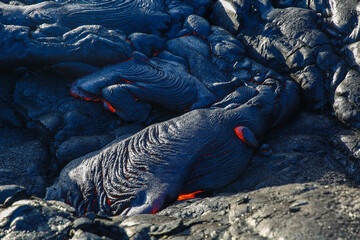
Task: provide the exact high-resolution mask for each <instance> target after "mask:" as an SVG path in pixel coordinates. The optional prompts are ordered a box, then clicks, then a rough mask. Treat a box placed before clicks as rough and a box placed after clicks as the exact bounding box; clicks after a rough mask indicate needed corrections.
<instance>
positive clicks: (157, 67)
mask: <svg viewBox="0 0 360 240" xmlns="http://www.w3.org/2000/svg"><path fill="white" fill-rule="evenodd" d="M71 93H72V95H74V96H78V97H80V98H83V99H86V100H102V101H103V102H104V103H105V105H107V106H105V107H109V108H110V109H111V110H112V111H114V112H115V113H116V114H117V115H118V116H119V117H120V118H122V119H123V120H125V121H133V122H144V121H145V120H146V119H147V117H148V115H149V113H150V110H151V105H150V103H153V104H154V103H155V104H159V105H161V106H163V107H165V108H167V109H169V110H171V111H175V112H186V111H188V110H193V109H197V108H202V107H206V106H208V105H210V104H212V103H214V102H215V101H216V100H217V98H216V96H215V95H214V94H213V93H212V92H210V91H209V90H208V89H207V88H206V87H205V86H204V85H203V84H202V83H201V82H200V81H199V80H198V79H197V78H196V77H194V76H192V75H191V74H190V73H188V71H187V69H186V66H184V65H182V64H180V63H177V62H174V61H169V60H166V59H161V58H157V57H154V58H151V59H148V58H147V57H146V56H145V55H144V54H141V53H139V52H134V56H133V58H131V59H130V60H127V61H125V62H122V63H119V64H116V65H113V66H107V67H105V68H103V69H102V70H100V71H97V72H95V73H93V74H90V75H88V76H85V77H82V78H80V79H78V80H77V81H75V83H74V84H73V86H72V88H71Z"/></svg>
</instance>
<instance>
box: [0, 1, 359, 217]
mask: <svg viewBox="0 0 360 240" xmlns="http://www.w3.org/2000/svg"><path fill="white" fill-rule="evenodd" d="M26 2H27V1H26ZM26 2H25V3H24V4H14V3H4V2H2V3H0V52H1V54H0V69H4V70H12V69H17V71H18V72H20V70H21V69H22V71H25V70H24V67H25V68H26V70H30V71H38V72H40V73H45V72H46V73H50V74H52V73H53V72H52V71H55V70H56V71H57V74H58V73H59V71H60V72H61V71H67V70H66V69H72V70H73V72H74V76H76V77H78V76H81V77H80V78H78V79H76V80H75V82H74V83H73V85H72V86H71V89H70V92H71V95H73V96H75V97H79V98H81V99H83V100H87V101H96V102H101V103H102V104H103V105H104V108H105V109H107V110H109V111H111V112H113V113H115V114H116V115H117V116H118V117H119V118H120V119H121V120H123V121H124V122H125V123H128V122H137V123H152V122H155V123H156V124H153V125H150V126H148V127H147V128H145V129H144V130H142V131H140V132H138V133H136V134H134V135H132V136H128V135H127V137H124V138H122V139H118V140H117V141H116V142H114V143H112V144H110V145H108V146H106V147H104V148H103V149H101V150H99V151H98V152H94V153H92V154H90V155H86V156H83V157H81V158H78V159H75V160H74V161H72V162H70V163H69V164H68V165H67V166H66V167H65V168H64V169H63V170H62V172H61V173H60V177H59V180H58V181H57V182H56V183H55V184H54V185H53V186H52V187H50V188H49V190H48V192H47V196H46V198H47V199H57V200H63V201H65V202H67V203H69V204H70V205H72V206H74V207H75V208H76V210H77V213H78V214H85V213H86V212H99V213H103V214H107V215H118V214H123V215H133V214H138V213H155V212H157V211H158V210H160V209H161V208H162V207H163V206H165V205H166V204H167V203H169V202H171V201H174V200H176V199H177V198H178V197H179V194H180V193H182V194H190V195H189V196H190V197H191V196H194V195H195V194H196V193H197V192H199V191H211V190H214V189H217V188H220V187H223V186H225V185H226V184H229V183H230V182H231V181H233V180H234V179H236V178H237V177H238V176H239V174H241V173H242V172H244V170H245V168H246V166H247V164H248V162H249V160H250V159H251V156H252V154H253V152H254V151H255V150H256V148H257V147H258V146H259V142H261V140H262V138H263V137H264V135H265V133H266V132H267V131H268V130H269V129H270V128H272V127H275V126H278V125H281V124H283V123H284V122H285V121H286V120H287V119H289V118H290V117H291V115H292V114H293V113H294V112H295V111H296V110H297V109H298V107H299V106H300V105H302V106H303V107H304V108H306V109H308V110H319V109H320V110H326V109H327V107H326V106H327V105H329V104H330V105H332V107H333V109H334V113H335V115H336V116H337V117H338V118H339V119H340V120H341V121H343V122H344V123H346V124H348V125H350V126H352V127H355V128H359V126H360V124H359V119H360V115H359V114H360V111H359V110H360V103H359V99H360V98H359V96H360V93H359V92H360V87H359V83H358V81H357V79H358V78H359V71H360V66H359V63H360V57H359V51H358V49H359V40H360V35H359V33H360V30H359V29H360V27H359V26H360V24H359V21H360V17H359V12H360V10H359V9H360V5H359V2H358V1H356V0H346V1H332V0H331V1H330V0H329V1H326V0H324V1H320V2H318V1H276V0H274V1H269V0H254V1H242V0H234V1H232V0H219V1H211V0H199V1H178V0H168V1H164V0H151V1H145V0H135V1H132V0H113V1H105V2H101V1H97V0H89V1H85V0H79V1H75V0H74V1H57V2H51V1H38V3H37V4H26ZM76 68H79V69H77V70H78V71H76ZM19 69H20V70H19ZM88 73H89V74H88ZM83 74H85V75H83ZM64 75H67V76H69V75H70V76H71V73H69V72H66V73H64ZM74 79H75V77H74V78H72V77H69V79H68V80H67V81H70V80H74ZM24 82H25V83H24ZM31 86H32V85H31V84H28V83H27V82H26V81H21V82H20V81H19V82H18V83H17V90H16V93H15V97H14V98H15V100H16V101H17V102H18V103H19V104H21V105H22V106H24V107H26V108H28V109H31V107H33V108H34V106H30V105H31V104H29V103H27V102H26V97H27V96H35V95H36V94H33V92H32V87H31ZM56 86H57V85H56ZM55 94H56V92H55V91H54V95H55ZM49 95H50V94H49ZM24 96H25V97H24ZM23 97H24V98H23ZM24 99H25V100H24ZM42 99H43V97H41V96H40V97H36V101H38V102H40V103H41V104H42V105H41V104H40V105H41V106H39V107H38V106H36V107H35V108H37V107H38V108H39V109H38V110H37V111H35V112H36V114H30V113H29V116H32V117H34V119H35V118H36V119H35V120H39V121H42V123H43V124H44V125H46V126H53V127H51V132H56V131H58V130H59V129H60V128H61V127H62V128H63V129H61V130H59V132H60V133H59V132H57V133H56V134H55V133H54V139H56V141H57V143H59V144H61V141H64V140H66V139H67V138H68V137H70V136H75V135H76V134H79V132H80V131H78V130H79V129H78V128H77V127H78V126H80V125H81V124H80V123H79V122H82V121H83V122H85V120H84V119H86V116H87V115H88V116H90V115H91V114H92V110H91V109H90V110H89V109H86V110H83V111H84V112H86V113H84V114H83V115H81V114H77V112H76V111H75V110H74V109H76V108H77V106H78V105H76V104H73V105H71V104H68V105H67V104H65V103H63V102H62V100H59V101H49V102H51V103H53V102H55V104H54V105H56V104H57V105H56V106H54V107H50V106H49V104H47V102H46V101H44V102H42ZM94 104H97V103H94ZM44 106H45V107H44ZM58 106H59V107H58ZM91 106H94V108H95V107H96V106H97V105H91ZM56 108H58V109H56ZM54 109H55V110H54ZM49 111H56V112H55V113H54V114H53V115H64V117H63V119H62V120H64V121H63V122H64V123H63V122H62V120H58V119H57V118H56V116H55V117H53V119H55V120H53V121H50V120H49V121H45V120H43V119H44V118H45V117H44V116H45V115H46V116H47V114H49V115H50V113H51V114H52V113H53V112H50V113H49ZM156 111H159V112H160V113H161V114H162V113H163V115H166V117H163V118H161V117H159V116H158V115H157V112H156ZM30 112H31V111H30ZM108 114H109V113H108ZM161 114H159V115H161ZM110 115H111V114H110ZM174 115H176V116H177V117H175V118H173V119H170V120H168V119H169V116H174ZM163 119H167V121H162V120H163ZM52 123H53V125H52ZM62 124H63V125H64V126H62ZM83 125H85V124H83ZM83 125H82V126H83ZM114 125H115V124H114ZM111 127H112V128H113V129H114V128H115V127H113V126H111ZM111 127H110V126H109V128H111ZM113 129H112V130H113ZM69 132H70V133H69ZM71 134H74V135H71ZM86 134H87V133H86ZM84 135H85V134H84ZM102 146H104V145H102ZM56 147H57V146H56Z"/></svg>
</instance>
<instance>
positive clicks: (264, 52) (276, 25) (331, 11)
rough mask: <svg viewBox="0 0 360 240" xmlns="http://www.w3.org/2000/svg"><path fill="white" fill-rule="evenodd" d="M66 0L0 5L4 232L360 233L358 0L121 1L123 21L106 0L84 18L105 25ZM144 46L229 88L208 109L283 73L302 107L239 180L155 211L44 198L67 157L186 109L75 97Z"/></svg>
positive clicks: (145, 235)
mask: <svg viewBox="0 0 360 240" xmlns="http://www.w3.org/2000/svg"><path fill="white" fill-rule="evenodd" d="M43 2H45V3H43ZM63 2H65V1H56V2H48V1H43V0H21V1H8V0H3V1H1V3H0V52H1V53H2V55H1V54H0V55H1V56H0V69H2V71H1V73H0V239H360V230H359V222H360V215H359V213H360V207H359V206H360V200H359V199H360V196H359V195H360V192H359V183H360V177H359V176H360V161H359V159H360V133H359V130H357V129H360V115H359V113H360V106H359V104H360V87H359V78H360V73H359V72H360V52H359V49H360V4H359V1H358V0H344V1H341V0H296V1H293V0H285V1H284V0H252V1H247V0H219V1H210V0H198V1H180V0H166V1H162V0H161V1H160V0H152V1H141V0H138V1H125V2H126V3H128V4H130V5H127V6H128V7H129V8H131V9H132V10H134V11H135V12H131V14H130V15H131V19H130V18H128V19H125V20H124V22H122V21H120V22H119V21H112V20H109V21H108V19H111V18H109V16H110V15H111V14H113V13H114V12H117V11H118V10H119V9H121V8H123V7H122V6H124V5H121V4H120V5H118V3H119V2H121V1H110V2H111V4H115V5H116V8H112V9H111V10H109V12H108V13H109V14H95V15H96V16H97V17H96V18H93V17H90V18H89V19H86V18H85V19H83V20H84V21H87V22H89V23H91V24H99V22H98V21H97V20H96V19H99V18H98V17H100V18H101V23H102V25H103V26H100V25H88V26H80V25H82V23H81V22H82V20H81V19H80V18H81V16H82V13H81V11H80V12H79V14H78V13H76V12H72V9H70V8H68V6H67V5H64V4H63ZM71 2H72V3H71V4H74V5H72V6H75V5H76V6H80V5H83V4H84V3H85V2H88V1H83V0H75V1H71ZM92 2H97V3H98V1H92ZM35 3H40V4H39V5H36V6H34V5H31V4H35ZM134 3H136V4H138V5H136V6H135V5H134ZM28 5H30V6H28ZM140 5H141V6H142V7H145V8H148V9H150V10H149V11H148V12H142V11H139V7H138V6H140ZM60 6H61V8H59V7H60ZM83 6H84V5H83ZM125 8H126V7H125ZM59 9H60V10H61V11H58V10H59ZM48 10H50V13H51V11H53V12H52V13H54V14H50V15H47V14H46V13H49V12H47V11H48ZM62 10H64V11H67V12H71V13H74V15H72V16H71V18H73V19H74V20H75V23H73V25H72V24H71V21H70V22H69V21H67V20H66V17H67V16H68V15H67V14H64V13H65V12H63V11H62ZM154 10H155V11H154ZM158 10H160V11H158ZM94 11H95V12H96V10H94ZM16 13H17V14H18V15H17V16H18V17H16V16H15V15H16ZM93 13H94V12H93ZM125 15H128V14H125ZM125 15H124V14H123V13H122V12H121V13H120V15H118V16H116V17H118V19H123V16H125ZM14 16H15V17H14ZM56 16H61V17H62V18H63V19H65V20H64V21H63V22H61V21H59V22H57V20H56V21H53V20H54V19H55V18H56ZM88 16H93V15H91V14H89V15H88ZM144 18H146V19H151V21H144ZM170 18H171V23H170V21H169V19H170ZM94 19H95V20H94ZM129 19H130V20H131V21H129ZM158 20H159V21H160V24H158V22H159V21H158ZM129 22H131V23H134V22H136V23H141V24H128V23H129ZM101 23H100V24H101ZM145 23H149V24H145ZM154 24H155V26H156V27H155V28H152V26H153V25H154ZM20 25H21V26H20ZM79 26H80V27H79ZM121 26H122V27H124V29H123V30H124V32H125V33H124V32H122V31H121V30H118V28H121ZM142 30H144V31H143V32H139V31H142ZM134 50H136V51H140V52H142V53H143V54H145V55H147V56H148V57H149V58H150V57H153V56H154V55H156V56H157V57H159V58H162V59H167V60H171V61H174V62H178V63H180V64H183V65H184V66H186V68H187V71H189V72H190V73H191V74H192V75H194V76H196V77H197V78H199V80H200V81H201V82H202V83H203V84H204V85H206V87H207V88H208V89H209V90H211V91H212V92H214V94H216V95H217V97H218V98H219V99H218V100H219V101H218V102H216V103H215V104H213V105H212V107H229V108H231V107H237V106H238V105H241V104H243V103H245V102H246V101H247V100H249V99H250V98H252V97H254V95H256V94H257V93H256V92H255V91H253V90H254V88H255V87H257V86H259V85H260V86H261V85H262V84H263V82H264V81H265V80H267V79H272V78H276V79H278V80H279V81H281V82H285V83H286V81H285V80H289V81H292V80H294V81H295V82H297V84H298V85H299V86H300V88H301V103H302V105H303V108H302V109H301V111H300V110H299V114H297V115H296V116H293V118H292V119H291V121H289V122H288V123H287V124H286V125H285V124H281V125H280V126H278V127H277V128H275V129H272V130H271V131H270V132H268V134H267V135H265V136H264V137H263V139H259V140H260V141H261V142H262V143H265V144H268V145H262V146H263V147H262V148H260V149H259V150H258V152H256V153H255V155H254V156H253V158H252V161H251V162H250V164H249V166H248V168H247V170H246V172H245V174H244V175H243V176H241V177H240V178H238V179H236V180H235V181H234V182H232V183H231V184H230V185H228V186H226V187H223V188H221V189H218V190H216V191H213V192H202V193H198V194H196V198H192V199H188V200H181V201H176V202H174V203H172V204H169V205H168V206H166V207H165V208H164V209H162V210H161V211H160V212H158V213H157V214H155V215H137V216H133V217H125V216H113V217H106V216H102V215H95V214H94V213H91V212H89V213H87V214H86V215H84V216H76V215H75V210H74V209H73V208H71V207H70V206H69V205H67V204H65V203H62V202H56V201H43V200H41V199H39V198H38V197H43V196H44V193H45V190H46V187H48V186H50V185H51V184H52V183H53V180H54V178H55V177H56V176H58V174H59V172H60V170H61V167H62V165H65V164H66V163H67V162H68V161H70V160H72V159H73V158H76V157H78V156H81V155H84V154H86V153H88V152H91V151H94V150H97V149H99V148H101V147H102V146H104V145H106V144H107V143H109V142H111V141H112V140H113V139H115V138H116V140H115V141H119V140H120V139H125V138H127V137H129V136H131V135H133V134H134V133H136V132H138V131H140V130H142V129H143V128H144V127H146V125H149V124H151V123H157V122H161V121H165V120H168V119H170V118H173V117H176V116H177V115H178V114H174V113H170V112H169V111H168V110H165V109H163V108H161V107H159V106H153V108H154V109H153V111H152V112H151V113H150V116H149V118H148V120H147V122H146V124H128V123H126V122H124V121H122V120H119V119H118V118H116V116H115V115H113V114H111V113H110V112H108V111H105V110H104V109H103V107H102V105H101V104H100V103H99V102H91V101H90V102H89V101H87V102H86V101H83V100H80V99H76V98H74V97H73V96H71V95H70V93H69V88H70V87H71V84H72V82H73V81H74V80H75V79H76V78H78V77H82V76H85V75H87V74H89V73H93V72H96V71H98V70H99V67H102V66H104V65H106V64H115V63H117V62H119V61H123V60H126V59H128V58H129V57H131V52H132V51H134ZM159 51H161V52H159ZM234 86H237V87H238V86H241V87H240V88H237V89H236V90H235V89H234ZM229 92H231V94H230V95H228V96H229V97H225V98H224V96H225V95H227V94H228V93H229ZM232 102H236V103H235V104H231V103H232ZM291 104H292V101H291V100H290V101H289V103H288V106H286V103H283V105H284V109H282V111H281V113H282V114H284V116H283V117H280V119H285V118H287V117H289V116H288V115H287V114H286V113H287V111H286V110H287V108H286V107H289V108H290V107H291ZM105 105H106V104H105ZM274 107H275V108H276V106H274ZM304 109H305V110H315V111H316V113H309V112H304ZM335 117H336V118H337V119H339V120H340V121H341V122H342V123H340V122H338V121H337V119H335ZM342 124H344V125H342Z"/></svg>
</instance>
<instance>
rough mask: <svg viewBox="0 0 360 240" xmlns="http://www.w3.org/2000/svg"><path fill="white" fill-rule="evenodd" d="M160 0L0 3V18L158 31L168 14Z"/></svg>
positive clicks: (165, 26)
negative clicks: (31, 3) (30, 3)
mask: <svg viewBox="0 0 360 240" xmlns="http://www.w3.org/2000/svg"><path fill="white" fill-rule="evenodd" d="M164 10H165V3H164V1H163V0H156V1H143V0H111V1H104V2H102V1H94V0H89V1H60V2H52V1H44V2H42V3H39V4H33V5H12V4H5V3H0V13H2V14H0V22H1V23H3V24H6V25H21V26H27V27H30V28H33V27H35V26H38V25H40V24H54V25H61V26H62V27H66V28H69V29H73V28H76V27H79V26H83V25H94V24H95V25H102V26H104V27H106V28H110V29H119V30H122V31H124V32H125V33H126V34H129V33H132V32H143V33H158V34H159V33H161V32H163V31H165V30H168V28H169V24H170V21H171V19H170V16H169V15H168V14H166V13H163V12H161V11H164Z"/></svg>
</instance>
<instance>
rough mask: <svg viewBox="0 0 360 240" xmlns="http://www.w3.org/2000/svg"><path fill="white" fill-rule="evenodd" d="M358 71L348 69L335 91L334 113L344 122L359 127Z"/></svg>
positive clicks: (359, 88)
mask: <svg viewBox="0 0 360 240" xmlns="http://www.w3.org/2000/svg"><path fill="white" fill-rule="evenodd" d="M359 79H360V73H359V72H357V71H353V70H351V71H349V72H348V74H347V75H346V78H345V79H344V81H342V82H341V83H340V84H339V86H338V87H337V88H336V91H335V100H334V105H333V107H334V110H335V115H336V116H337V117H338V118H339V119H340V120H341V121H342V122H344V123H346V124H349V125H351V126H353V127H355V128H360V115H359V109H360V105H359V104H360V101H359V100H360V98H359V97H360V85H359Z"/></svg>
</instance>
